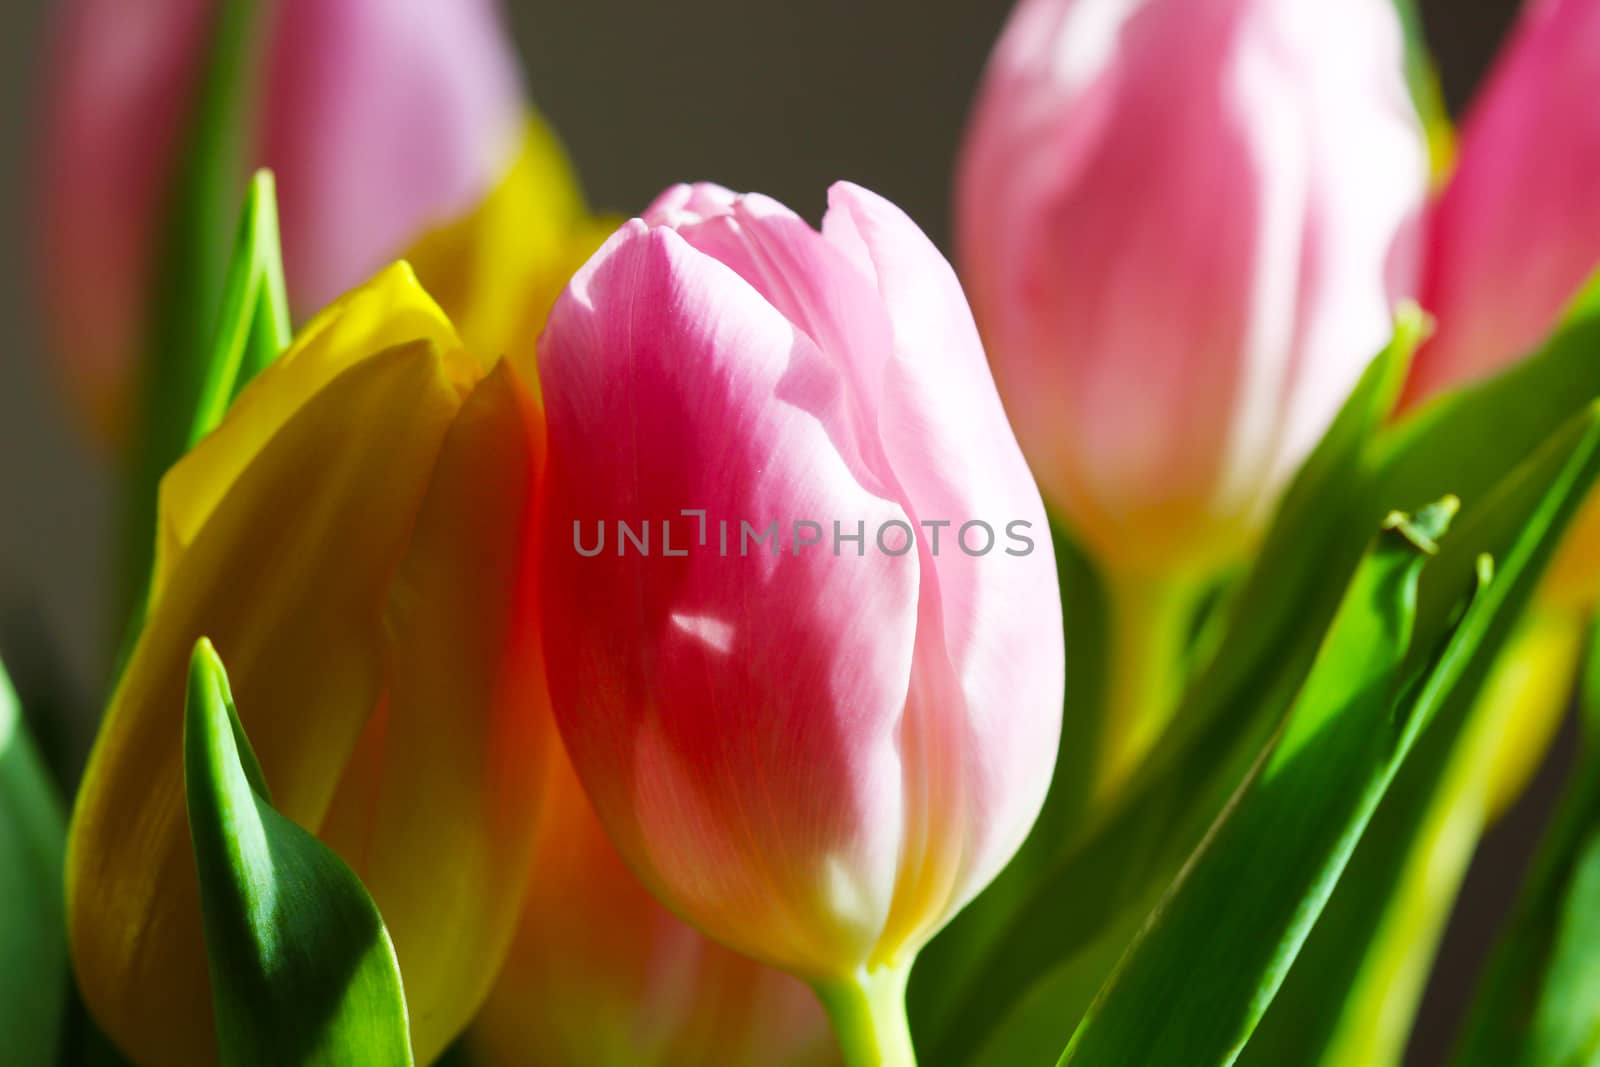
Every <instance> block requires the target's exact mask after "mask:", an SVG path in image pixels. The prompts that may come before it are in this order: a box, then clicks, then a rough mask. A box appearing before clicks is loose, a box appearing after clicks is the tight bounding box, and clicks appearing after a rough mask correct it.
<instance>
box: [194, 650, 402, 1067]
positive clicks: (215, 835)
mask: <svg viewBox="0 0 1600 1067" xmlns="http://www.w3.org/2000/svg"><path fill="white" fill-rule="evenodd" d="M183 749H184V753H183V754H184V788H185V792H186V794H187V797H188V808H189V830H190V834H191V836H192V838H193V842H194V855H195V867H196V870H197V871H198V873H199V878H200V906H201V912H202V917H203V920H204V927H205V934H206V954H207V958H208V960H209V963H210V968H211V995H212V1004H213V1006H214V1008H215V1014H216V1025H217V1043H218V1047H219V1049H220V1051H221V1059H222V1063H223V1064H224V1065H225V1067H255V1065H261V1067H269V1065H281V1064H286V1063H293V1064H300V1065H315V1064H326V1065H329V1067H333V1065H337V1064H350V1063H382V1064H396V1065H409V1064H410V1063H411V1062H412V1058H411V1040H410V1031H409V1027H408V1022H407V1016H406V1005H405V996H404V993H403V991H402V988H401V982H400V969H399V964H398V962H397V961H396V959H395V955H394V947H393V945H392V944H391V943H390V941H389V935H388V932H387V931H386V930H385V929H384V926H383V920H382V919H381V918H380V917H379V915H378V909H377V907H376V906H375V905H374V904H373V902H372V898H371V897H370V896H368V895H367V891H366V889H365V888H364V887H363V886H362V885H361V881H360V879H358V878H357V877H356V875H355V873H354V872H353V871H351V870H350V868H349V867H347V866H346V865H345V864H344V861H343V860H341V859H340V858H339V857H338V856H337V855H335V854H334V852H333V851H332V850H331V849H329V848H328V847H327V846H326V845H324V844H323V843H322V842H320V841H318V840H317V839H316V838H315V837H313V836H311V835H310V834H309V833H307V832H306V831H304V830H302V829H301V828H300V827H298V826H296V825H295V824H294V823H293V822H291V821H290V820H289V819H286V818H284V817H283V816H282V815H279V814H278V813H277V812H276V811H275V810H274V809H273V807H272V804H271V802H270V801H269V800H268V798H267V795H266V783H265V781H264V779H263V778H262V776H261V769H260V767H259V766H258V765H257V764H256V760H255V755H254V753H253V752H252V751H251V749H250V745H249V742H248V740H247V739H246V738H245V736H244V730H243V727H242V726H241V725H240V723H239V717H238V714H237V712H236V711H235V709H234V706H233V696H232V694H231V692H230V691H229V688H228V679H227V674H226V672H225V671H224V670H223V666H222V662H221V660H219V659H218V658H217V654H216V652H215V650H214V649H213V648H212V647H211V643H210V642H209V641H207V640H205V639H203V638H202V639H201V641H200V642H199V643H198V644H197V645H196V646H195V651H194V657H193V659H192V661H191V664H190V671H189V696H188V702H187V706H186V708H185V713H184V737H183Z"/></svg>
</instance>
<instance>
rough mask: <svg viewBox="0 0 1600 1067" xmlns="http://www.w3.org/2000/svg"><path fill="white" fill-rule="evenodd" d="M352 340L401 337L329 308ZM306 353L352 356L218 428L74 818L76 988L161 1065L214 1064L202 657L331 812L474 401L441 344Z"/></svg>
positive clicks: (281, 787)
mask: <svg viewBox="0 0 1600 1067" xmlns="http://www.w3.org/2000/svg"><path fill="white" fill-rule="evenodd" d="M381 291H382V290H380V292H381ZM347 306H349V305H347ZM352 332H353V333H357V334H359V337H360V339H361V340H365V339H367V338H376V339H378V340H379V341H380V342H381V340H384V339H386V338H387V337H388V336H392V334H390V333H387V332H386V331H385V330H384V329H382V328H379V327H378V325H377V324H376V322H369V323H368V327H367V329H366V330H361V331H350V330H347V328H346V326H345V324H342V323H339V322H337V321H334V320H331V319H329V320H323V321H322V322H321V323H320V324H319V327H318V329H317V331H316V333H317V335H319V336H348V335H350V334H351V333H352ZM404 332H405V333H406V334H408V335H410V336H415V328H414V327H413V328H412V329H408V330H406V331H404ZM314 350H315V349H314V348H313V347H306V348H303V349H302V351H303V352H305V353H311V352H312V351H314ZM313 358H314V359H317V360H321V359H323V358H325V359H326V360H327V361H328V362H329V363H335V364H338V365H339V366H341V367H342V368H344V369H343V370H342V372H335V373H333V374H327V375H324V376H323V377H324V380H325V381H326V385H325V386H324V387H322V388H321V389H320V390H313V389H309V388H308V389H307V390H306V392H314V394H315V395H312V396H311V397H310V399H309V400H304V398H303V396H300V395H291V392H290V391H289V390H288V388H287V386H286V385H285V384H284V383H283V382H281V381H274V380H273V378H277V377H280V376H292V375H294V374H296V373H298V371H297V370H296V369H295V366H294V364H293V363H291V364H288V365H286V367H285V368H280V369H279V370H278V371H277V372H276V373H275V374H274V375H273V376H271V377H264V378H263V379H262V381H261V383H260V385H259V387H257V388H256V389H255V390H253V392H254V394H255V395H254V396H253V397H252V398H251V403H250V405H249V406H248V407H247V409H246V411H245V412H244V413H243V414H242V415H241V417H242V418H243V419H245V420H246V422H247V423H248V425H246V426H245V427H244V428H242V429H241V428H239V427H236V426H234V425H232V416H230V419H229V421H228V422H227V423H225V424H224V429H219V431H218V432H217V434H215V435H213V438H212V439H209V440H208V442H207V444H206V447H207V448H208V449H209V450H210V451H211V452H212V453H214V454H213V455H211V456H206V457H203V459H204V462H206V463H207V464H208V465H210V464H214V466H209V467H208V469H209V470H210V472H211V474H212V476H213V477H211V478H199V477H198V476H196V477H195V478H194V488H193V489H192V492H193V494H194V495H193V497H192V498H191V497H189V496H187V495H180V499H181V504H180V505H178V506H180V509H182V508H183V507H184V506H186V507H187V509H189V510H186V511H185V516H186V518H188V519H189V520H190V521H189V524H186V525H184V526H183V529H184V530H186V531H187V536H186V538H185V541H186V543H187V548H186V550H185V551H183V552H182V553H181V555H176V556H174V557H173V558H172V559H171V560H170V563H169V571H168V573H167V575H166V577H165V580H164V582H163V585H164V589H163V592H162V593H161V595H160V598H159V600H158V601H156V602H155V604H154V608H153V611H152V613H151V615H150V617H149V619H148V621H147V624H146V628H145V631H144V633H143V636H142V637H141V639H140V641H139V643H138V646H137V647H136V649H135V650H134V653H133V656H132V657H131V659H130V661H129V663H128V667H127V671H126V673H125V674H124V676H123V680H122V683H121V685H120V686H119V689H118V692H117V694H116V696H115V697H114V698H113V700H112V704H111V708H110V710H109V713H108V717H107V720H106V722H105V724H104V725H103V727H102V729H101V732H100V736H99V738H98V740H97V741H96V744H95V749H94V752H93V754H92V756H91V758H90V763H89V767H88V771H87V773H86V775H85V778H84V782H83V786H82V789H81V791H80V793H79V796H78V801H77V807H76V810H75V813H74V818H73V826H72V831H71V837H70V840H69V844H68V863H67V898H68V899H67V905H68V924H69V933H70V937H71V943H72V954H73V961H74V964H75V967H76V970H77V974H78V978H79V981H80V983H81V986H82V990H83V995H84V998H85V1000H86V1002H87V1003H88V1005H89V1008H90V1010H91V1011H92V1012H93V1014H94V1016H95V1017H96V1019H98V1020H99V1022H100V1024H101V1025H102V1027H104V1029H105V1030H106V1032H107V1033H108V1034H109V1035H110V1036H111V1037H112V1038H113V1040H114V1041H115V1042H116V1043H117V1044H118V1045H119V1046H120V1047H121V1048H122V1049H123V1051H124V1052H126V1053H128V1054H129V1055H130V1056H131V1057H133V1058H134V1059H135V1060H136V1061H137V1062H139V1063H141V1064H147V1065H150V1067H165V1065H173V1067H179V1065H185V1067H187V1065H192V1064H204V1063H209V1062H213V1061H214V1059H215V1049H214V1047H213V1038H212V1031H211V1025H210V1022H209V1019H210V1012H211V1003H210V994H209V992H208V984H207V976H206V962H205V955H204V949H203V942H202V935H201V930H200V919H199V912H198V905H197V893H196V885H195V874H194V861H193V858H192V857H191V855H190V850H189V841H188V826H187V820H186V817H185V812H184V801H183V781H182V766H181V730H182V721H183V715H182V711H183V700H184V676H185V669H186V663H187V659H188V655H189V649H190V647H191V646H192V645H193V643H194V641H195V640H196V639H197V638H199V637H201V636H209V637H210V638H211V639H212V641H213V643H214V644H215V645H216V647H217V649H218V651H219V652H220V653H221V655H222V657H223V660H224V661H225V662H226V663H227V665H228V670H229V674H230V676H231V678H232V681H233V691H234V694H235V696H236V698H237V700H238V707H239V713H240V716H241V718H242V720H243V722H244V726H245V728H246V730H247V732H248V734H249V736H250V739H251V741H252V743H253V744H254V746H255V749H256V752H257V755H258V756H259V757H260V761H261V765H262V768H263V770H264V771H265V774H266V777H267V781H268V782H269V784H270V786H271V788H272V791H273V798H274V801H275V802H276V803H277V804H278V806H279V808H280V809H281V810H282V811H283V812H284V814H286V815H287V816H289V817H290V818H292V819H294V820H295V821H296V822H298V823H300V824H301V825H303V826H308V827H317V826H318V825H320V823H321V821H322V818H323V816H324V814H325V812H326V810H327V808H328V805H329V803H330V801H331V800H332V797H333V794H334V791H335V788H336V786H337V785H338V781H339V777H340V774H341V772H342V768H343V767H344V765H345V763H346V762H347V760H348V758H349V755H350V753H351V751H352V749H353V748H354V747H355V745H356V743H357V739H358V738H359V737H360V735H361V733H362V731H363V729H364V727H365V725H366V723H367V720H368V717H369V715H370V714H371V712H372V711H373V709H374V707H375V706H376V705H377V703H378V700H379V696H380V694H381V693H382V692H383V691H384V688H385V685H386V675H387V672H388V671H389V670H390V668H391V663H390V662H389V655H388V649H387V647H386V642H385V635H384V627H383V624H382V621H381V606H382V604H383V603H384V601H385V598H386V596H387V595H388V589H389V586H390V579H391V577H392V575H393V574H394V571H395V569H396V567H397V566H398V565H399V562H400V559H401V557H402V554H403V553H404V551H405V549H406V547H407V545H408V543H409V540H410V535H411V530H412V527H413V525H414V522H415V518H416V515H417V512H418V509H419V507H420V506H421V504H422V500H423V496H424V491H425V490H426V488H427V484H428V480H429V477H430V475H431V472H432V470H433V468H434V464H435V460H436V458H437V457H438V455H439V451H440V448H441V445H442V443H443V441H444V439H445V434H446V431H447V429H448V427H449V425H450V423H451V420H452V419H453V418H454V416H455V414H456V412H457V410H458V409H459V407H460V404H461V401H462V388H461V386H460V384H459V382H458V381H457V376H456V374H455V373H454V372H453V371H452V370H451V369H450V367H449V365H448V363H449V361H448V360H447V358H446V355H445V353H443V352H441V351H440V349H439V347H438V345H437V344H434V343H429V342H426V341H424V342H416V343H412V344H408V345H403V346H400V347H398V348H391V349H389V350H387V351H384V352H382V353H380V354H377V355H372V354H371V350H370V349H357V350H355V351H353V352H334V351H332V350H329V351H328V352H327V354H326V356H325V357H322V356H317V357H313ZM310 362H311V360H307V363H308V364H309V363H310ZM291 400H292V401H301V400H303V401H304V402H303V403H298V404H292V403H291ZM224 430H226V431H227V432H224ZM218 442H227V443H228V444H229V445H230V446H232V447H233V448H234V449H236V450H237V451H235V452H232V453H229V452H226V451H224V450H223V447H222V445H221V444H219V443H218ZM169 488H170V487H169ZM186 488H187V484H186ZM175 503H176V502H175V501H174V494H172V493H169V494H168V504H169V506H173V505H174V504H175ZM195 516H200V519H198V520H196V519H195V518H194V517H195Z"/></svg>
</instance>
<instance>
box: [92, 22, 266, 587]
mask: <svg viewBox="0 0 1600 1067" xmlns="http://www.w3.org/2000/svg"><path fill="white" fill-rule="evenodd" d="M259 2H260V0H224V2H223V3H221V4H219V5H217V6H216V12H215V14H214V16H213V19H214V21H213V23H212V26H211V33H210V37H209V39H208V51H207V55H206V60H205V66H204V68H203V70H202V73H201V79H200V85H199V87H198V90H197V92H196V94H195V97H194V105H193V109H192V111H191V112H190V114H189V115H188V116H187V117H186V124H185V127H184V130H183V135H182V140H181V142H180V143H181V145H182V150H181V153H180V155H179V157H178V160H177V163H176V171H175V173H174V175H173V178H172V181H171V183H170V185H169V186H168V188H167V190H166V202H165V204H164V209H165V214H164V216H163V220H162V221H163V226H162V228H161V231H160V234H161V236H160V246H159V248H158V249H157V255H156V262H155V264H154V273H153V276H152V278H151V289H150V292H149V294H148V297H149V300H150V319H149V323H148V324H147V329H148V331H149V332H148V335H147V336H146V337H145V338H144V342H145V343H144V349H143V353H142V356H143V360H142V363H141V365H140V367H139V378H140V381H139V383H138V386H139V392H140V397H139V408H138V411H137V412H136V418H137V420H138V421H137V423H136V424H135V427H134V431H135V434H136V437H135V442H134V445H133V448H132V449H131V450H130V453H129V457H128V460H129V467H128V470H127V479H126V483H125V485H124V486H123V492H124V494H125V497H124V501H123V520H122V521H123V531H122V543H121V546H120V547H121V550H122V555H121V559H120V572H121V573H120V580H121V583H122V584H121V588H120V589H119V603H118V605H117V610H118V614H119V617H126V616H127V615H129V614H131V613H133V612H134V611H135V610H136V609H137V608H138V607H139V606H140V604H141V602H142V598H143V596H144V592H145V588H146V586H147V583H148V581H149V575H150V559H151V555H152V552H153V549H154V546H155V530H156V492H157V486H158V485H159V483H160V481H161V478H162V476H163V475H164V474H165V473H166V472H167V468H169V467H170V466H172V464H173V463H174V462H176V461H177V459H178V458H179V457H180V456H182V455H183V452H184V450H185V447H186V446H187V444H188V438H189V429H190V426H191V425H192V424H193V419H194V410H195V405H196V402H197V399H198V396H199V393H200V388H201V383H202V381H203V380H204V378H205V366H204V360H205V358H206V356H207V355H208V353H209V350H210V341H211V337H212V332H213V329H214V327H215V323H216V316H217V311H218V305H219V303H220V301H221V295H222V285H223V275H224V272H225V270H226V267H227V259H228V246H229V235H230V233H231V232H232V231H231V227H230V225H229V224H230V222H231V221H232V219H233V215H234V212H235V211H236V210H237V207H238V203H239V191H240V190H241V189H242V188H243V187H244V162H245V154H246V151H247V142H246V138H247V131H248V130H249V128H250V122H249V116H250V114H251V106H252V101H251V86H252V83H253V80H254V60H255V56H254V48H253V43H254V41H255V40H256V34H255V33H254V30H255V28H256V20H257V17H258V10H257V8H258V5H259Z"/></svg>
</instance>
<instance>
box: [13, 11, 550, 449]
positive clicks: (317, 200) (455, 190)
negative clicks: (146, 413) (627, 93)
mask: <svg viewBox="0 0 1600 1067" xmlns="http://www.w3.org/2000/svg"><path fill="white" fill-rule="evenodd" d="M218 7H219V5H218V4H217V3H215V2H214V0H157V2H154V3H143V4H136V5H129V4H126V3H124V2H122V0H69V2H68V3H66V4H64V5H63V6H62V8H61V10H60V11H59V12H58V13H57V15H56V19H57V24H56V28H55V29H56V32H55V34H54V41H53V54H52V56H51V60H50V62H49V64H48V65H47V69H48V71H49V77H50V83H49V85H48V93H47V111H46V113H45V117H44V122H43V125H42V130H43V134H44V140H43V144H42V151H41V173H40V193H41V194H42V198H43V221H42V232H41V237H42V242H41V250H42V253H43V276H44V289H45V297H46V308H47V313H48V321H49V325H50V328H51V331H52V334H53V341H54V345H55V347H56V349H57V350H58V351H59V353H60V355H61V357H62V358H63V360H64V361H65V362H66V367H67V374H66V375H65V377H66V378H67V380H68V382H69V383H70V385H71V387H72V388H73V390H74V391H75V392H76V394H77V395H78V397H79V399H80V400H81V403H82V404H83V406H84V407H85V408H86V409H87V410H88V411H89V412H90V413H91V415H92V417H93V419H94V421H95V423H96V424H97V426H98V427H99V428H100V429H101V430H102V431H103V432H104V433H105V434H106V435H107V436H109V437H112V438H116V437H119V436H121V434H122V433H123V430H124V422H125V421H126V418H127V411H126V406H127V396H126V394H127V392H128V386H129V380H130V375H131V374H132V368H133V363H134V359H135V357H136V355H137V354H138V351H139V346H140V345H141V344H143V343H144V341H145V337H144V331H145V328H146V319H145V316H146V315H147V313H148V307H147V303H148V300H149V296H150V293H149V289H150V285H151V276H152V271H153V269H154V262H153V260H154V257H155V255H156V254H157V244H158V239H159V234H160V233H161V227H162V224H163V220H164V218H165V217H166V211H165V207H166V203H165V201H166V196H167V188H168V182H169V180H170V177H171V175H172V173H173V170H174V165H175V158H176V155H177V152H178V151H179V148H180V141H181V136H182V131H183V129H184V126H185V123H186V122H187V121H188V110H187V109H188V108H189V107H190V106H191V104H192V101H193V100H194V95H195V92H196V88H197V86H196V82H197V80H198V75H199V71H200V66H201V63H202V60H203V57H204V54H205V51H206V48H207V46H208V40H209V32H208V31H209V28H210V25H211V22H212V19H213V18H214V16H215V13H216V11H217V9H218ZM263 8H264V10H265V11H268V12H269V15H268V17H269V19H270V22H269V24H268V25H267V26H266V33H265V35H264V38H263V39H264V40H265V42H266V43H265V45H264V46H263V49H264V50H263V51H262V52H261V53H260V55H261V66H260V77H259V79H258V81H259V92H258V95H257V102H258V105H259V116H258V122H257V124H256V129H255V131H254V136H253V138H252V141H253V147H252V150H251V155H252V157H253V158H252V160H250V161H247V162H253V163H255V164H256V165H261V166H270V167H272V168H273V169H274V170H275V171H276V172H277V176H278V191H279V195H280V198H281V207H282V221H283V227H284V240H283V244H284V256H285V260H286V267H287V271H288V279H289V292H290V294H291V296H292V298H293V300H294V301H295V304H296V307H297V308H298V309H299V310H301V311H302V312H304V311H307V310H314V309H316V308H319V307H321V306H323V305H324V304H326V303H327V302H328V301H329V300H331V299H333V298H334V297H335V296H337V295H338V294H339V293H340V292H341V291H342V290H344V289H345V288H348V287H349V286H351V285H354V284H356V283H357V282H359V281H360V280H361V279H362V278H364V277H365V276H366V275H367V274H369V273H371V272H372V271H374V270H376V269H377V268H378V267H379V266H381V265H382V264H383V263H384V262H386V261H387V260H388V259H389V258H391V257H393V256H394V255H396V254H397V253H399V252H400V251H401V250H402V249H403V248H404V247H405V246H406V244H407V243H409V242H410V241H412V240H414V239H415V238H416V236H417V235H418V234H420V233H421V232H422V231H423V230H425V229H426V228H428V227H430V226H432V225H434V224H436V223H439V222H442V221H445V220H447V219H450V218H452V217H454V216H455V215H458V214H460V213H461V212H463V211H465V210H466V209H467V208H469V207H470V206H471V205H472V204H473V203H474V201H475V200H477V199H478V198H479V197H480V196H482V195H483V194H484V192H486V191H487V189H488V188H489V187H490V186H491V185H492V184H493V183H494V182H495V181H496V180H497V179H498V177H499V176H500V175H501V174H502V173H503V171H504V170H505V168H506V167H507V166H508V165H509V163H510V161H511V159H512V157H513V155H514V154H515V151H516V144H517V140H518V135H519V133H520V131H521V129H522V112H523V107H522V95H521V90H520V81H519V78H518V74H517V68H516V58H515V55H514V53H513V50H512V48H511V46H510V44H509V42H507V41H505V40H503V39H502V37H501V33H500V27H499V25H498V14H497V9H496V5H495V4H494V3H493V0H456V2H452V3H448V4H440V3H431V2H428V0H277V2H276V3H273V4H270V5H263Z"/></svg>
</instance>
